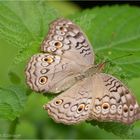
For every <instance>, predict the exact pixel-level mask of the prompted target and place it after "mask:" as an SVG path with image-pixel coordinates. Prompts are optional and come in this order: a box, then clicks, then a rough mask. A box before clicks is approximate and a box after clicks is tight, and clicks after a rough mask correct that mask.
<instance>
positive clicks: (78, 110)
mask: <svg viewBox="0 0 140 140" xmlns="http://www.w3.org/2000/svg"><path fill="white" fill-rule="evenodd" d="M90 82H91V79H84V80H82V81H79V82H77V83H76V84H75V85H74V86H72V87H71V88H70V89H68V90H67V91H65V92H64V93H61V94H60V95H59V96H57V97H55V98H54V99H53V100H52V101H50V102H49V103H47V104H46V105H44V109H45V110H47V112H48V114H49V116H50V117H51V118H53V119H54V120H55V121H56V122H58V123H64V124H68V125H70V124H77V123H80V122H82V121H85V120H87V119H88V117H89V114H90V111H91V108H92V91H91V85H90V84H89V83H90Z"/></svg>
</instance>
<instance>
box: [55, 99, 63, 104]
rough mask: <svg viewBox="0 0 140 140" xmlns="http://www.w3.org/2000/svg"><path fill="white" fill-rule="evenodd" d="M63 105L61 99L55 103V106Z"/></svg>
mask: <svg viewBox="0 0 140 140" xmlns="http://www.w3.org/2000/svg"><path fill="white" fill-rule="evenodd" d="M62 103H63V100H62V99H58V100H56V101H55V105H61V104H62Z"/></svg>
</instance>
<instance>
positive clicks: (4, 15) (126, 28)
mask: <svg viewBox="0 0 140 140" xmlns="http://www.w3.org/2000/svg"><path fill="white" fill-rule="evenodd" d="M57 17H59V12H58V11H57V10H56V9H54V8H52V7H50V6H48V2H46V1H30V2H26V1H14V2H9V1H7V2H1V3H0V19H1V20H0V38H1V39H3V40H4V41H7V42H8V43H9V46H8V47H15V48H17V50H18V53H17V52H16V57H15V59H14V60H15V62H16V63H17V64H16V65H15V64H13V63H12V64H13V67H14V69H12V68H11V66H9V65H8V70H9V74H8V75H9V80H10V81H11V82H12V83H13V84H15V85H18V84H19V83H21V79H23V77H24V74H23V73H24V68H23V67H25V61H27V59H28V58H29V57H30V56H31V55H32V54H34V53H37V52H39V49H40V48H39V45H40V44H41V42H42V40H43V38H44V37H45V35H46V33H47V31H48V28H49V23H50V22H51V21H53V20H55V19H56V18H57ZM69 18H70V19H72V20H73V21H75V22H76V23H77V24H79V26H80V27H81V28H82V30H83V31H85V33H86V34H87V36H88V38H89V41H90V42H91V44H92V45H93V48H94V52H95V54H96V55H98V56H99V57H97V60H96V62H100V61H104V60H109V61H111V62H112V65H111V68H110V70H109V72H110V73H115V74H118V75H119V76H120V77H121V76H123V77H125V76H126V77H130V78H133V77H138V76H140V73H139V71H140V67H139V64H140V47H139V44H140V26H139V25H140V9H139V8H136V7H130V6H111V7H108V6H106V7H101V8H99V7H97V8H93V9H89V10H85V11H83V12H81V13H77V14H76V13H75V14H74V15H73V16H69ZM10 50H11V49H9V50H8V49H7V52H8V51H10ZM12 53H15V51H13V52H12ZM129 54H133V55H131V56H129V57H123V58H121V59H116V60H114V58H116V57H119V56H125V55H129ZM99 58H100V59H99ZM5 59H7V57H5ZM19 62H23V63H24V64H23V65H22V67H21V65H19ZM6 64H7V63H6ZM10 64H11V63H10ZM12 64H11V65H12ZM11 69H12V70H11ZM122 73H123V75H120V74H122ZM3 81H4V80H3ZM5 81H6V80H5ZM6 82H7V81H6ZM29 93H30V92H29ZM25 98H26V96H25V92H24V90H23V89H21V90H20V89H19V88H18V87H14V88H13V87H12V88H11V87H7V88H1V89H0V117H1V118H8V119H11V120H13V119H14V118H16V117H17V116H19V114H20V112H21V110H22V109H23V106H24V105H25ZM92 125H94V126H95V125H98V126H99V127H100V128H103V129H105V130H106V131H108V132H113V133H114V134H115V135H118V136H121V137H125V135H124V134H126V135H129V134H128V133H127V132H128V131H130V130H131V127H129V126H124V127H123V126H121V125H116V123H98V122H97V123H95V122H94V123H92ZM109 126H110V127H109ZM110 128H112V129H110ZM121 128H123V129H121ZM120 130H121V131H120ZM123 130H124V131H125V133H122V132H124V131H123Z"/></svg>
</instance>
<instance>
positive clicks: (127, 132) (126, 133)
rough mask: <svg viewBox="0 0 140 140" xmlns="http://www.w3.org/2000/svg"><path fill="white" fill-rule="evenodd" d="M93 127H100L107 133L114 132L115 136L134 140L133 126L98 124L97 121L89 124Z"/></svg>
mask: <svg viewBox="0 0 140 140" xmlns="http://www.w3.org/2000/svg"><path fill="white" fill-rule="evenodd" d="M88 123H90V124H91V125H93V126H96V125H97V126H98V127H99V128H101V129H104V130H106V131H107V132H112V133H113V134H114V135H116V136H119V137H121V138H134V133H133V127H134V126H133V125H124V124H121V123H117V122H98V121H96V120H94V121H91V122H88Z"/></svg>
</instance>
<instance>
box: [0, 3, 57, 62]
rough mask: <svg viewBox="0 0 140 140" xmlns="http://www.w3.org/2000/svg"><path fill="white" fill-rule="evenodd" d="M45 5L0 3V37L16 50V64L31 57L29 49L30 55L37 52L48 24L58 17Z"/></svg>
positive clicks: (54, 10)
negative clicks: (17, 51)
mask: <svg viewBox="0 0 140 140" xmlns="http://www.w3.org/2000/svg"><path fill="white" fill-rule="evenodd" d="M47 4H48V3H47V2H45V1H14V2H13V1H12V2H10V1H7V2H1V3H0V19H1V20H0V37H1V38H3V39H4V40H6V41H8V42H9V43H10V44H11V46H12V47H13V46H14V47H17V48H18V50H19V53H18V55H17V57H16V62H21V61H25V58H26V59H27V57H29V56H30V55H31V53H30V49H31V50H32V54H33V53H34V52H37V50H39V49H38V46H39V44H40V43H41V41H42V40H43V38H44V35H45V34H46V31H47V28H48V24H49V23H50V21H52V20H54V19H56V18H57V17H58V13H59V12H57V10H56V9H53V8H52V7H50V6H48V5H47ZM36 45H37V46H36ZM27 48H28V51H27V52H26V49H27ZM22 53H24V56H23V55H21V54H22ZM29 54H30V55H29Z"/></svg>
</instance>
